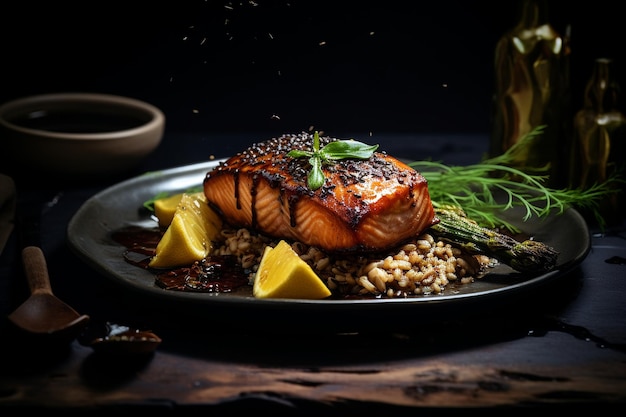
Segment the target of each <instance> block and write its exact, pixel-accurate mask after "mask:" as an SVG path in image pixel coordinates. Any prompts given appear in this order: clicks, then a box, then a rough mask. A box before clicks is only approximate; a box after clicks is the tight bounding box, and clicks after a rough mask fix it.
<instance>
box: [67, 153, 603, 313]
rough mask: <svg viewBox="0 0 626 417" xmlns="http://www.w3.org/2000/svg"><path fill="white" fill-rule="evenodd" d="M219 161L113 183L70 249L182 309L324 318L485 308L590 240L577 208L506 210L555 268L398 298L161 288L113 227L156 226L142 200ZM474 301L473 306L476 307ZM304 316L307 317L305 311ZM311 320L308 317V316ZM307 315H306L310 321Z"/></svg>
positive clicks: (567, 260) (93, 203)
mask: <svg viewBox="0 0 626 417" xmlns="http://www.w3.org/2000/svg"><path fill="white" fill-rule="evenodd" d="M218 162H219V161H211V162H208V163H201V164H195V165H189V166H184V167H179V168H173V169H168V170H165V171H161V172H153V173H148V174H145V175H142V176H139V177H136V178H132V179H129V180H126V181H124V182H121V183H119V184H117V185H114V186H112V187H110V188H108V189H106V190H104V191H102V192H100V193H98V194H96V195H94V196H93V197H91V198H90V199H89V200H87V201H86V202H85V203H84V205H83V206H82V207H81V208H80V209H79V210H78V211H77V212H76V214H75V215H74V217H73V218H72V219H71V221H70V223H69V226H68V240H69V244H70V247H71V248H72V250H73V251H74V253H76V254H77V255H78V256H79V257H80V258H81V259H83V260H84V261H85V262H87V263H88V264H89V265H90V266H91V267H93V268H94V269H96V270H97V271H99V272H100V273H102V274H103V275H104V276H106V277H107V278H109V279H111V280H113V281H114V282H115V283H117V284H119V285H120V286H121V288H123V289H124V290H127V291H125V292H128V293H130V294H132V296H134V297H143V298H144V299H145V298H149V299H152V300H156V301H157V303H158V304H159V305H163V303H171V304H172V305H175V306H176V307H179V308H180V307H182V309H183V311H191V310H194V311H200V312H206V313H210V314H213V313H215V312H227V313H236V314H238V315H240V314H251V318H252V319H253V320H254V319H259V320H262V319H264V318H268V317H273V318H276V317H280V316H281V315H282V314H284V312H285V309H288V310H289V311H290V312H291V311H295V312H302V313H311V314H313V315H314V316H313V317H319V318H320V319H321V318H322V317H324V318H329V317H334V315H335V314H336V313H342V314H348V316H345V315H344V316H342V317H344V318H346V319H348V317H349V316H350V315H354V316H355V317H356V316H358V318H359V320H361V319H365V320H367V319H368V315H369V316H371V317H370V318H378V317H381V316H380V314H387V313H406V312H418V311H423V310H427V311H433V312H434V311H435V310H436V311H446V310H450V309H456V308H457V307H465V306H468V307H469V306H471V305H473V306H476V305H481V306H485V305H487V304H486V303H488V302H490V301H498V300H499V301H502V300H506V299H507V298H508V296H511V295H525V294H527V293H528V292H529V291H538V290H539V287H540V286H541V285H542V284H546V283H547V282H549V281H552V280H554V279H555V278H559V277H563V276H565V275H566V274H567V273H568V272H569V271H570V270H571V269H572V268H574V267H575V266H577V265H578V264H580V263H581V262H582V261H583V259H584V258H585V257H586V256H587V254H588V252H589V250H590V245H591V238H590V234H589V230H588V228H587V225H586V223H585V221H584V219H583V218H582V216H581V215H580V214H579V213H578V212H577V211H576V210H574V209H567V210H566V211H565V212H564V213H562V214H560V215H553V216H549V217H547V218H545V219H542V220H536V219H535V220H530V221H527V222H523V221H522V213H521V212H519V211H517V210H515V209H514V210H510V211H508V212H507V213H505V217H506V218H507V219H508V220H510V221H511V222H512V223H513V224H516V225H517V226H518V227H520V228H521V229H522V230H523V231H524V232H525V233H527V234H529V235H531V236H533V237H534V238H535V239H537V240H539V241H542V242H544V243H546V244H548V245H550V246H552V247H554V248H555V249H556V250H557V251H558V252H559V257H558V261H557V266H556V268H555V269H554V270H552V271H550V272H548V273H544V274H540V275H525V274H520V273H517V272H515V271H513V270H512V269H510V268H508V267H507V266H504V265H501V266H498V267H496V268H494V269H493V270H492V271H491V272H489V273H488V274H487V275H486V276H485V277H483V278H481V279H479V280H476V281H475V282H474V283H471V284H466V285H459V286H457V287H455V286H448V287H447V288H446V290H445V292H444V293H443V294H438V295H428V296H417V297H412V298H402V299H358V300H278V299H255V298H254V297H252V295H251V290H248V291H244V292H236V293H222V294H214V293H190V292H179V291H171V290H164V289H162V288H159V287H157V286H156V285H155V279H154V278H155V277H154V275H153V274H151V273H150V272H148V271H146V270H143V269H141V268H138V267H136V266H133V265H130V264H129V263H127V262H126V261H125V260H124V259H123V252H124V249H125V248H124V247H122V246H120V245H119V244H117V243H116V242H115V241H113V240H112V239H111V237H110V234H111V232H113V231H116V230H119V229H121V228H123V227H126V226H131V225H138V226H146V227H154V226H155V225H156V223H155V221H154V219H152V218H151V217H149V216H148V215H146V214H145V213H144V212H142V211H141V210H139V208H140V207H141V206H142V203H143V202H144V201H146V200H148V199H150V198H152V197H154V196H155V195H156V194H158V193H160V192H164V191H165V192H168V193H171V194H173V193H176V192H181V191H185V190H187V189H190V188H192V187H197V186H199V185H201V184H202V181H203V179H204V177H205V175H206V173H207V172H208V171H209V170H211V169H212V168H213V167H215V166H216V165H217V164H218ZM477 303H478V304H477ZM303 317H304V316H303ZM306 317H311V316H306ZM307 320H310V319H307Z"/></svg>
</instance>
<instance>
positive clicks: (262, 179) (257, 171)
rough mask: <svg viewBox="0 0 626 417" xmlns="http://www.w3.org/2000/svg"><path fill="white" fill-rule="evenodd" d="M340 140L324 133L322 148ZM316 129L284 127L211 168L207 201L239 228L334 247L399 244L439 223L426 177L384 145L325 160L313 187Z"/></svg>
mask: <svg viewBox="0 0 626 417" xmlns="http://www.w3.org/2000/svg"><path fill="white" fill-rule="evenodd" d="M335 140H338V139H335V138H331V137H327V136H322V137H320V148H321V147H323V146H324V145H325V144H327V143H329V142H331V141H335ZM312 147H313V135H312V134H308V133H304V132H303V133H301V134H285V135H282V136H280V137H277V138H272V139H269V140H267V141H264V142H259V143H255V144H253V145H252V146H250V147H249V148H248V149H246V150H244V151H243V152H240V153H238V154H236V155H234V156H232V157H231V158H229V159H227V160H225V161H222V162H221V163H220V164H219V165H218V166H217V167H215V168H214V169H213V170H212V171H210V172H208V173H207V175H206V177H205V179H204V182H203V188H204V194H205V195H206V198H207V201H208V203H209V204H210V205H211V207H213V208H214V209H215V210H217V211H218V212H219V213H220V214H221V215H222V217H223V219H224V221H225V222H227V223H228V224H230V225H231V226H233V227H245V228H249V229H252V230H256V231H257V232H259V233H262V234H264V235H267V236H271V237H274V238H279V239H287V240H297V241H300V242H302V243H305V244H307V245H310V246H315V247H317V248H320V249H322V250H325V251H328V252H354V251H361V252H375V251H383V250H387V249H391V248H394V247H396V246H397V245H398V244H400V243H402V242H403V241H405V240H407V239H409V238H411V237H415V236H417V235H418V234H419V233H420V232H422V231H424V230H425V229H427V228H428V227H430V226H432V225H434V224H436V223H437V222H439V219H438V218H437V217H436V215H435V211H434V208H433V205H432V202H431V200H430V195H429V193H428V187H427V181H426V179H425V178H424V177H423V176H422V175H421V174H420V173H419V172H417V171H416V170H414V169H413V168H411V167H409V166H408V165H406V164H405V163H403V162H401V161H399V160H398V159H396V158H393V157H391V156H389V155H387V154H386V153H384V152H374V154H373V155H372V156H371V157H370V158H369V159H366V160H365V159H364V160H361V159H342V160H337V161H333V162H332V163H331V164H324V165H323V166H322V170H323V172H324V176H325V182H324V185H323V186H322V187H321V188H319V189H317V190H315V191H313V190H311V189H310V188H308V187H307V174H308V172H309V171H310V169H311V166H310V164H309V160H308V158H306V157H305V158H293V157H290V156H287V153H288V152H289V151H291V150H293V149H300V150H308V151H311V150H312Z"/></svg>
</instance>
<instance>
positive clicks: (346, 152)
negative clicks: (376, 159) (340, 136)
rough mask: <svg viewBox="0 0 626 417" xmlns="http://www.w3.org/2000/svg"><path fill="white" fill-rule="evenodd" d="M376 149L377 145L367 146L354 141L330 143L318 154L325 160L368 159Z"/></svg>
mask: <svg viewBox="0 0 626 417" xmlns="http://www.w3.org/2000/svg"><path fill="white" fill-rule="evenodd" d="M376 149H378V145H367V144H365V143H363V142H359V141H356V140H341V141H337V142H330V143H329V144H327V145H326V146H324V147H323V148H322V150H321V151H320V152H322V153H323V154H324V155H323V157H324V158H326V159H348V158H357V159H368V158H369V157H370V156H372V153H374V151H375V150H376Z"/></svg>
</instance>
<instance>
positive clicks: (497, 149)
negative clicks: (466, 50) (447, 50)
mask: <svg viewBox="0 0 626 417" xmlns="http://www.w3.org/2000/svg"><path fill="white" fill-rule="evenodd" d="M520 4H521V13H520V18H519V21H518V23H517V24H516V25H515V26H514V27H513V28H512V29H511V30H510V31H508V32H507V33H505V34H504V35H503V36H502V37H501V38H500V40H499V41H498V43H497V45H496V49H495V62H494V64H495V93H494V108H493V120H492V122H493V130H492V135H491V144H490V155H491V156H497V155H500V154H502V153H503V152H505V151H507V150H508V149H509V148H510V147H511V146H513V145H514V144H515V143H517V142H518V141H519V140H520V139H521V138H523V137H524V136H526V135H528V134H529V133H531V132H532V131H533V130H534V129H536V128H538V127H539V126H544V129H543V131H542V133H541V135H540V136H538V137H537V138H536V139H535V140H534V141H533V142H532V146H529V147H525V148H524V149H520V152H519V158H518V159H517V160H516V161H515V163H514V164H512V165H514V166H515V167H516V168H520V169H523V170H525V169H526V168H537V167H543V166H546V165H547V164H550V165H549V166H550V170H549V174H550V179H549V182H550V184H549V185H553V186H557V185H562V183H563V182H564V179H565V178H566V177H567V169H566V167H563V162H564V161H563V158H562V155H563V152H564V151H567V150H568V149H569V148H570V143H571V140H569V139H568V138H569V137H570V136H571V135H569V134H568V126H570V127H571V113H570V112H569V101H570V100H569V82H570V80H569V54H570V48H569V35H568V36H566V37H563V36H561V35H560V34H559V32H557V31H556V29H554V28H553V27H552V26H551V25H550V23H549V21H548V6H547V3H546V1H543V0H522V1H521V3H520ZM569 130H571V129H569ZM565 162H567V158H565Z"/></svg>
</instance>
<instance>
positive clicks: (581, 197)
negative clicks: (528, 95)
mask: <svg viewBox="0 0 626 417" xmlns="http://www.w3.org/2000/svg"><path fill="white" fill-rule="evenodd" d="M543 128H544V127H543V126H540V127H538V128H536V129H535V130H533V131H532V132H530V133H529V134H528V135H526V136H525V137H524V138H522V139H521V140H520V141H518V142H517V143H516V144H515V145H514V146H512V147H511V148H510V149H509V150H508V151H506V152H504V153H503V154H501V155H498V156H496V157H493V158H489V159H485V160H483V161H482V162H480V163H477V164H473V165H467V166H449V165H445V164H443V163H441V162H434V161H426V160H424V161H415V162H411V163H409V165H410V166H411V167H413V168H414V169H416V170H418V171H420V172H421V174H422V175H423V176H424V177H425V178H426V180H427V181H428V190H429V193H430V197H431V199H432V201H433V205H434V206H435V207H436V208H437V207H446V206H454V207H457V208H460V209H461V210H463V211H464V212H465V213H466V215H467V216H468V217H469V218H471V219H472V220H474V221H476V222H477V223H479V224H480V225H482V226H485V227H489V228H502V227H503V228H506V229H508V230H509V231H511V232H519V231H520V230H519V228H518V227H516V226H515V225H513V224H512V223H510V222H508V221H506V220H505V219H504V218H503V217H502V216H501V214H502V213H503V212H504V211H506V210H508V209H511V208H513V207H522V208H523V211H524V215H523V220H524V221H526V220H528V219H530V218H531V217H533V216H536V217H545V216H547V215H548V214H550V213H557V214H560V213H562V212H563V211H564V210H565V209H566V208H568V207H575V208H585V209H587V210H589V211H591V212H592V213H593V215H594V216H595V218H596V220H597V221H598V224H599V225H600V227H601V228H604V226H605V221H604V219H603V218H602V215H601V214H600V211H599V208H600V202H601V201H602V200H603V199H604V198H606V197H607V196H609V195H611V194H614V193H616V192H617V191H616V190H619V189H620V187H618V185H619V184H623V183H624V180H623V179H621V178H620V177H618V176H616V175H613V176H610V177H609V178H608V179H607V181H605V182H603V183H601V184H595V185H593V186H592V187H590V188H587V189H582V188H562V189H555V188H550V187H548V186H547V185H546V182H547V180H548V179H549V175H547V171H548V169H549V166H544V167H525V168H524V171H522V170H521V169H517V168H514V167H512V166H510V164H513V163H514V162H515V161H516V160H519V159H518V158H519V156H520V155H521V154H523V152H525V150H526V149H527V147H528V146H530V142H531V141H533V140H535V139H536V138H537V137H538V136H540V134H541V133H542V130H543ZM622 187H623V185H622Z"/></svg>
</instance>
